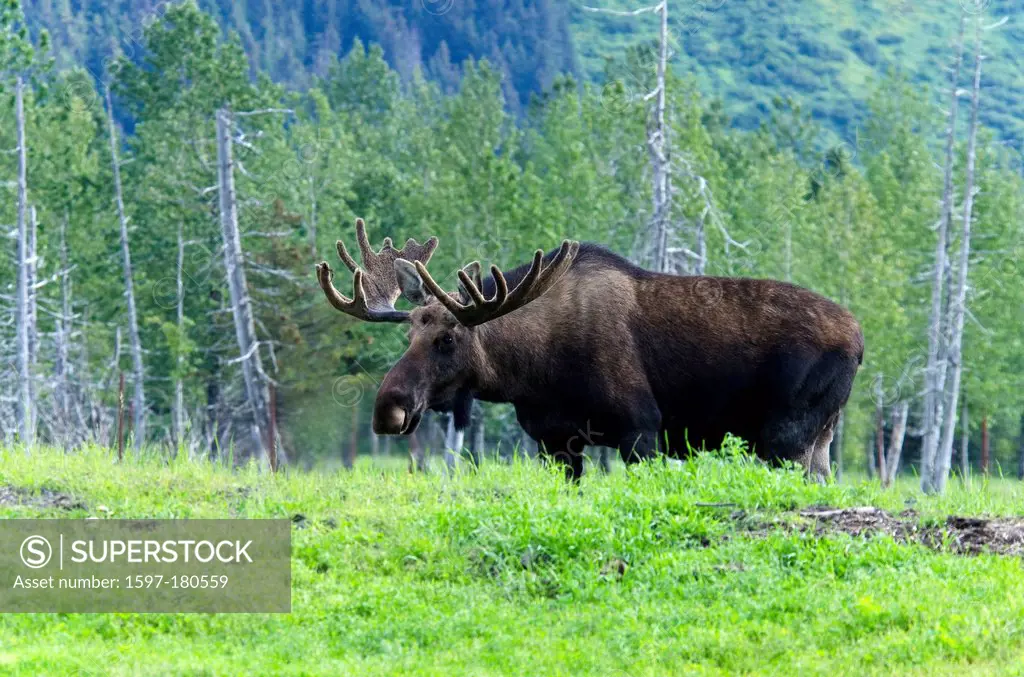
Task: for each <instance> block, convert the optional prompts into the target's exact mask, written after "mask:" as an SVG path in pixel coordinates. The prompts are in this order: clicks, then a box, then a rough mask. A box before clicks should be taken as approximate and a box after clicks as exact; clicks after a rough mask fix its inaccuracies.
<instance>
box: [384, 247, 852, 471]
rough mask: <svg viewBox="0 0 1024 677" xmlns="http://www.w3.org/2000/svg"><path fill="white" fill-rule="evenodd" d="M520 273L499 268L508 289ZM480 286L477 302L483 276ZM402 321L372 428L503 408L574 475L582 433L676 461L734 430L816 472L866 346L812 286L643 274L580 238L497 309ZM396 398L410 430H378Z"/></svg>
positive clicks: (426, 311) (421, 311)
mask: <svg viewBox="0 0 1024 677" xmlns="http://www.w3.org/2000/svg"><path fill="white" fill-rule="evenodd" d="M550 256H551V255H549V257H550ZM522 273H523V271H522V270H518V271H512V272H511V273H510V274H508V277H509V282H510V285H511V284H514V283H515V276H516V275H517V274H519V275H522ZM483 291H484V294H485V295H486V296H487V297H488V298H489V297H490V295H491V294H493V283H492V284H490V286H489V287H488V285H486V284H485V288H484V289H483ZM411 320H412V325H411V328H410V333H409V336H410V345H409V349H408V350H407V351H406V353H405V355H404V356H403V357H402V358H401V359H400V360H399V361H398V363H397V364H396V365H395V366H394V368H393V369H392V370H391V372H389V373H388V375H387V376H386V377H385V379H384V382H383V383H382V385H381V389H380V392H379V393H378V398H377V412H378V416H377V417H375V418H376V419H378V422H379V423H380V427H379V428H378V431H379V432H385V433H395V432H404V433H408V432H410V431H411V430H412V429H414V428H415V423H416V422H418V420H419V416H420V415H421V414H422V411H423V410H424V409H426V408H431V409H436V410H451V409H455V410H456V411H458V409H459V408H460V407H465V403H466V402H467V401H468V402H471V401H472V398H477V399H481V400H485V401H493V402H511V403H512V404H513V405H514V406H515V408H516V413H517V416H518V418H519V420H520V423H521V424H522V425H523V427H524V429H525V430H526V431H527V433H529V434H530V435H531V436H532V437H533V438H534V439H536V440H537V441H538V442H539V443H541V444H542V445H543V446H544V447H545V448H546V451H547V452H548V453H549V454H551V455H553V456H555V457H557V458H561V459H562V460H564V461H565V462H566V463H567V464H568V467H569V472H570V475H572V476H574V477H576V476H578V475H579V473H581V472H582V456H581V454H580V452H581V451H582V444H581V434H580V433H581V432H582V431H590V432H591V433H592V435H591V439H589V440H586V441H585V442H584V443H591V442H592V443H594V444H601V445H607V446H616V447H618V448H619V449H620V451H621V453H622V455H623V457H624V458H625V459H626V460H627V461H634V460H637V459H639V458H642V457H644V456H647V455H648V454H650V453H652V452H653V451H655V450H656V449H657V450H661V451H664V452H666V453H668V454H670V455H674V456H684V455H686V454H687V453H688V452H689V449H690V448H691V447H693V448H700V447H701V446H702V445H707V446H708V447H714V446H716V445H718V444H719V443H720V442H721V439H722V436H723V435H724V434H725V433H727V432H731V433H734V434H737V435H739V436H741V437H744V438H745V439H747V440H748V441H749V442H751V443H752V445H753V446H754V451H755V452H756V453H757V454H758V455H759V456H762V457H763V458H766V459H771V460H794V461H798V462H800V463H802V464H803V465H804V466H805V467H807V468H808V470H809V472H811V473H813V474H815V475H818V476H827V475H828V472H829V469H828V444H829V443H830V441H831V435H832V427H833V426H834V424H835V418H836V415H837V413H838V411H839V409H840V408H841V407H842V406H843V405H844V404H845V402H846V399H847V397H848V395H849V392H850V387H851V384H852V380H853V376H854V374H855V372H856V370H857V365H858V364H859V363H860V361H861V358H862V354H863V337H862V335H861V331H860V327H859V326H858V324H857V321H856V320H855V319H854V317H853V316H852V315H851V314H850V313H849V312H847V311H846V310H844V309H843V308H841V307H840V306H838V305H836V304H835V303H833V302H832V301H829V300H828V299H826V298H824V297H822V296H819V295H817V294H815V293H812V292H810V291H807V290H805V289H802V288H800V287H797V286H794V285H791V284H787V283H783V282H777V281H772V280H754V279H738V278H716V277H678V276H670V275H660V274H655V273H651V272H649V271H645V270H642V269H640V268H637V267H635V266H633V265H632V264H630V263H628V262H627V261H625V260H624V259H621V258H619V257H617V256H616V255H614V254H612V253H610V252H608V251H607V250H604V249H602V248H600V247H596V246H592V245H587V246H584V247H583V248H581V250H580V252H579V254H578V255H577V257H576V260H575V261H574V262H573V265H572V268H571V269H570V270H569V271H568V272H567V273H566V274H565V275H564V276H563V277H562V278H561V279H559V280H558V281H557V282H556V283H554V285H553V286H552V287H551V288H550V289H548V291H547V292H546V293H544V294H543V295H542V296H541V297H540V298H537V299H535V300H533V301H532V302H530V303H529V304H528V305H525V306H523V307H521V308H519V309H518V310H515V311H513V312H511V313H509V314H507V315H504V316H502V317H498V318H496V319H494V320H491V321H489V322H487V323H485V324H481V325H480V326H477V327H464V326H461V325H460V324H458V323H457V322H456V321H455V319H454V317H453V316H452V315H451V313H449V312H448V311H447V310H446V309H444V308H443V307H441V305H440V304H438V303H436V302H431V303H429V304H428V305H426V306H424V307H422V308H418V309H416V310H414V311H412V314H411ZM445 337H450V340H451V343H450V344H448V343H445V341H446V340H448V339H446V338H445ZM394 407H401V408H402V409H403V410H404V411H408V412H410V413H411V414H412V415H411V416H410V417H409V419H408V420H407V421H406V423H407V424H412V425H411V427H410V426H409V425H406V426H405V429H403V430H401V431H399V430H394V429H393V428H389V427H388V426H387V425H386V423H385V422H384V419H385V418H386V416H385V414H387V413H388V412H391V411H392V410H393V409H394ZM375 425H377V423H375Z"/></svg>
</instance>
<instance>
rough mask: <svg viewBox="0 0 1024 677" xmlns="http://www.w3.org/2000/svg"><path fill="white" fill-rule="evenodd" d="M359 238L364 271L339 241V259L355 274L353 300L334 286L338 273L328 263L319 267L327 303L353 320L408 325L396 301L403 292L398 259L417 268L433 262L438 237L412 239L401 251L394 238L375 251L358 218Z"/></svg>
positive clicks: (388, 238)
mask: <svg viewBox="0 0 1024 677" xmlns="http://www.w3.org/2000/svg"><path fill="white" fill-rule="evenodd" d="M356 239H357V241H358V243H359V251H360V252H361V254H362V259H363V268H365V270H364V269H363V268H360V267H359V265H358V264H357V263H356V261H355V259H353V258H352V255H351V254H349V253H348V249H346V248H345V243H344V242H342V241H341V240H338V256H339V257H340V258H341V260H342V261H343V262H344V263H345V265H346V266H348V269H349V270H351V271H352V273H353V278H352V285H353V290H354V291H353V298H351V299H350V298H348V297H346V296H344V295H343V294H342V293H341V292H339V291H338V290H337V289H336V288H335V286H334V283H333V281H332V280H333V279H334V271H333V270H331V267H330V266H329V265H327V262H326V261H324V262H323V263H319V264H317V266H316V277H317V279H318V280H319V281H320V287H321V288H323V290H324V294H325V295H326V296H327V300H328V301H329V302H330V303H331V305H332V306H334V307H335V308H337V309H338V310H340V311H341V312H343V313H345V314H347V315H351V316H352V317H356V318H359V319H360V320H366V321H368V322H405V321H406V320H408V319H409V313H408V312H406V311H403V310H395V301H397V300H398V296H399V294H400V293H401V290H400V289H399V287H398V279H397V277H396V276H395V259H405V260H406V261H412V262H414V263H416V264H417V265H423V264H425V263H427V262H428V261H429V260H430V257H431V255H432V254H433V253H434V249H435V248H436V247H437V238H436V237H432V238H430V239H429V240H427V241H426V242H424V243H423V244H420V243H418V242H416V240H413V239H410V240H408V241H406V243H405V246H404V247H402V248H401V249H395V248H394V247H393V246H392V244H391V238H390V237H386V238H384V246H383V247H382V248H381V250H380V251H379V252H376V253H375V252H374V251H373V249H372V248H371V247H370V241H369V240H368V239H367V237H366V224H365V223H363V220H362V219H356Z"/></svg>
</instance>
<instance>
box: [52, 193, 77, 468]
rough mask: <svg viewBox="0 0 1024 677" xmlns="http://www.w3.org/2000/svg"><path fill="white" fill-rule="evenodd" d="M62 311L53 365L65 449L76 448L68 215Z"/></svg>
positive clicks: (62, 248) (62, 245)
mask: <svg viewBox="0 0 1024 677" xmlns="http://www.w3.org/2000/svg"><path fill="white" fill-rule="evenodd" d="M60 308H61V313H60V317H59V318H58V321H57V332H56V341H57V346H56V358H55V360H54V364H53V374H54V381H55V386H54V391H55V392H54V400H55V401H56V405H57V428H58V431H59V432H58V434H59V437H60V439H59V440H58V444H60V445H61V446H62V447H63V448H64V449H65V450H68V449H69V448H70V447H72V446H74V440H73V439H72V430H73V426H72V424H71V393H70V391H69V389H68V371H69V370H70V368H71V365H70V363H69V352H68V351H69V344H70V343H71V324H72V317H71V272H70V270H69V269H68V213H67V211H65V212H64V218H63V220H61V222H60Z"/></svg>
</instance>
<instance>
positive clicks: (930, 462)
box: [921, 12, 964, 492]
mask: <svg viewBox="0 0 1024 677" xmlns="http://www.w3.org/2000/svg"><path fill="white" fill-rule="evenodd" d="M963 51H964V14H963V13H962V12H961V14H960V28H959V30H958V32H957V42H956V56H955V58H954V61H953V69H952V74H951V76H950V104H949V118H948V123H947V126H946V161H945V167H944V169H943V185H942V207H941V214H940V217H939V227H938V232H937V236H938V237H937V239H936V242H935V269H934V270H933V271H932V295H931V313H930V315H929V322H928V360H927V363H926V365H925V389H924V412H923V414H924V415H923V421H922V424H923V427H924V439H923V440H922V444H921V490H922V491H924V492H931V491H932V490H933V486H932V482H933V480H934V475H933V470H932V469H933V466H934V465H935V456H936V451H937V449H938V444H939V436H940V429H941V426H942V395H943V392H944V390H945V380H946V360H945V358H944V356H943V355H942V337H943V326H942V325H943V312H942V306H943V296H944V289H945V284H944V282H945V270H946V240H947V238H948V233H949V225H950V222H951V220H952V211H953V153H954V150H955V145H956V120H957V111H958V108H959V106H958V102H959V97H958V95H957V88H958V86H959V81H960V65H961V63H962V61H963Z"/></svg>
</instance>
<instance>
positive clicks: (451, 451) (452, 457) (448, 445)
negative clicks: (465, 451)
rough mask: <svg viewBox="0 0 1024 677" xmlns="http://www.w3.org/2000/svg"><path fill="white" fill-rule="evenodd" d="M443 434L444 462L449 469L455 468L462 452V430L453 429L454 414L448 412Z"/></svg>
mask: <svg viewBox="0 0 1024 677" xmlns="http://www.w3.org/2000/svg"><path fill="white" fill-rule="evenodd" d="M445 418H447V419H448V420H447V422H446V426H445V436H444V464H445V467H446V468H448V470H449V471H452V470H454V469H455V466H456V465H457V464H458V462H459V458H461V454H462V442H463V437H464V434H463V433H464V431H462V430H456V429H455V414H448V415H447V416H446V417H445Z"/></svg>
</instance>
